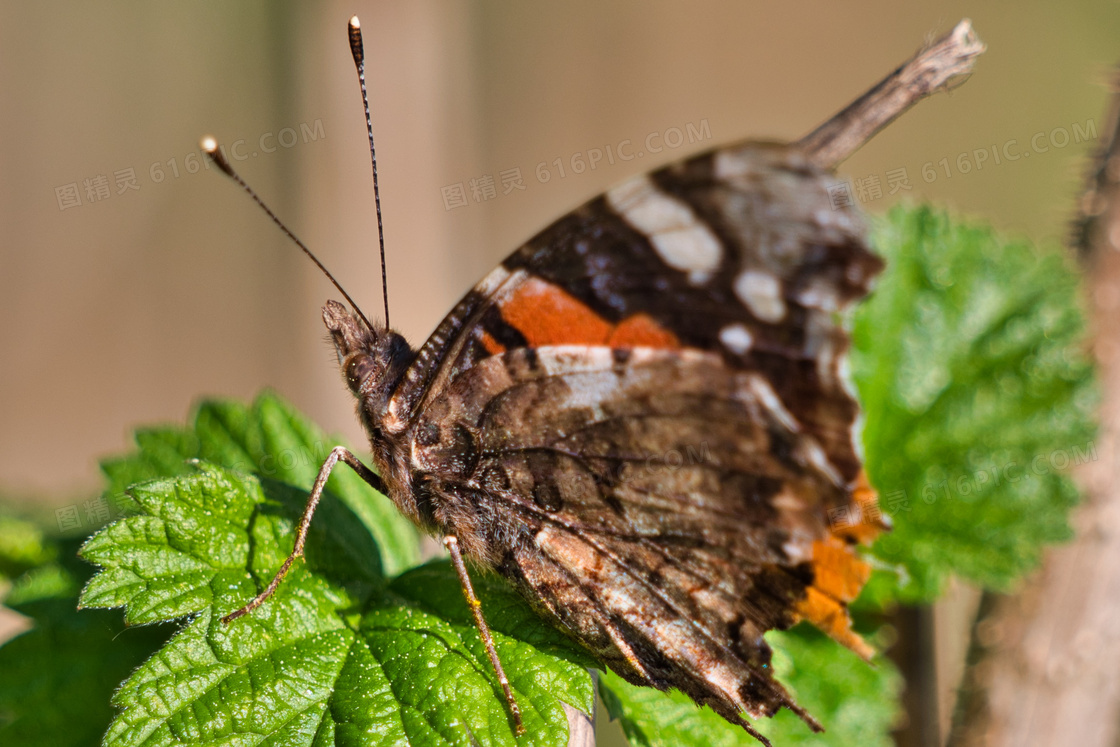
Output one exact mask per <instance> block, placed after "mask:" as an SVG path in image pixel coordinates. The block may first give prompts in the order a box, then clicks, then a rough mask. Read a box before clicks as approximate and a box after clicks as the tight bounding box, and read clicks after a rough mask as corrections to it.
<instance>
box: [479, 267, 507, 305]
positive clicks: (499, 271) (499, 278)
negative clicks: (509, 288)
mask: <svg viewBox="0 0 1120 747" xmlns="http://www.w3.org/2000/svg"><path fill="white" fill-rule="evenodd" d="M507 278H509V272H508V271H507V270H506V268H504V267H502V266H501V265H498V266H497V267H495V268H494V269H493V270H491V271H490V274H488V275H487V276H486V277H484V278H483V279H482V280H480V281H478V284H477V285H475V287H474V289H475V290H476V291H478V292H479V293H481V294H482V295H484V296H487V297H489V296H491V295H493V293H494V291H496V290H497V289H498V288H499V287H500V286H501V284H502V283H504V282H505V281H506V279H507Z"/></svg>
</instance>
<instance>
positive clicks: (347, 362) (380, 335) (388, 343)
mask: <svg viewBox="0 0 1120 747" xmlns="http://www.w3.org/2000/svg"><path fill="white" fill-rule="evenodd" d="M323 322H324V323H325V324H326V325H327V329H328V330H329V331H330V333H331V342H333V343H334V349H335V352H337V353H338V365H339V367H340V368H341V369H342V376H343V378H344V379H345V380H346V385H347V386H348V387H350V391H351V392H353V393H354V395H355V396H356V397H358V399H359V400H360V401H361V406H360V408H359V409H360V410H363V411H365V413H366V414H368V415H375V414H378V413H381V412H383V408H384V407H385V405H387V403H388V400H389V396H390V395H391V394H392V391H393V389H394V388H396V385H397V382H399V381H400V377H401V375H403V373H404V371H405V369H406V368H407V367H408V364H409V363H411V362H412V358H413V356H414V351H413V350H412V348H411V347H409V344H408V342H407V341H406V340H405V339H404V337H402V336H401V335H399V334H397V333H396V332H394V331H393V330H391V329H388V328H387V327H383V326H377V325H375V326H373V327H370V326H369V325H368V324H366V322H365V321H364V320H363V319H362V318H361V317H359V316H358V315H357V314H355V313H353V312H351V311H350V310H349V309H347V308H346V307H345V306H343V305H342V304H341V303H339V302H338V301H327V304H326V305H325V306H324V307H323ZM375 416H376V415H375Z"/></svg>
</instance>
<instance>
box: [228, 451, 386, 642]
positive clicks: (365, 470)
mask: <svg viewBox="0 0 1120 747" xmlns="http://www.w3.org/2000/svg"><path fill="white" fill-rule="evenodd" d="M339 461H342V462H344V463H345V464H347V465H349V467H350V468H351V469H352V470H354V471H355V472H357V473H358V477H360V478H362V479H363V480H365V481H366V482H367V483H369V485H370V486H371V487H372V488H373V489H374V490H376V491H378V492H380V493H384V492H385V483H384V482H383V481H382V480H381V478H380V477H378V476H377V474H375V473H374V472H373V471H372V470H371V469H370V468H369V467H367V466H365V465H364V464H362V462H361V460H359V459H358V457H356V456H354V455H353V454H352V453H350V451H349V449H347V448H346V447H344V446H336V447H334V448H333V449H331V453H330V454H329V455H328V456H327V459H326V461H325V462H323V466H322V467H320V468H319V476H318V477H316V478H315V485H314V486H313V487H312V488H311V497H310V498H308V499H307V507H306V508H304V509H303V516H302V517H300V520H299V529H298V530H297V531H296V544H295V547H294V548H293V549H292V554H291V555H289V556H288V557H287V559H286V560H285V561H284V564H283V565H281V566H280V570H279V571H277V572H276V575H275V576H273V578H272V582H271V583H269V585H268V588H266V589H265V590H264V591H262V592H261V593H260V594H258V595H257V596H256V597H254V598H253V599H252V600H251V601H250V602H249V603H248V604H246V605H245V606H244V607H242V608H241V609H237V610H234V611H233V612H231V613H229V614H228V615H226V616H225V617H223V618H222V622H223V623H227V624H228V623H230V622H232V621H233V620H236V619H237V618H239V617H241V616H242V615H247V614H249V613H250V612H252V611H253V610H255V609H256V608H257V607H260V606H261V605H262V604H263V603H264V601H265V600H266V599H268V598H269V597H270V596H272V594H273V592H275V591H276V588H277V587H278V586H280V582H281V581H283V580H284V576H286V575H288V571H289V570H290V569H291V567H292V563H294V562H295V560H296V558H301V557H303V546H304V543H306V542H307V530H308V529H309V528H310V527H311V517H312V516H314V515H315V509H316V508H317V507H318V505H319V499H320V498H322V497H323V489H324V488H325V487H326V486H327V478H329V477H330V476H331V470H333V469H334V467H335V465H336V464H338V463H339Z"/></svg>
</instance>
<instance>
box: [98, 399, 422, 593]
mask: <svg viewBox="0 0 1120 747" xmlns="http://www.w3.org/2000/svg"><path fill="white" fill-rule="evenodd" d="M192 420H193V427H190V428H186V429H184V428H177V427H161V428H147V429H141V430H138V431H137V432H136V445H137V447H138V448H137V451H136V452H134V453H132V454H129V455H126V456H123V457H118V458H114V459H108V460H105V461H104V462H103V463H102V465H101V468H102V471H103V472H104V473H105V475H106V477H108V478H109V489H108V490H107V491H106V494H107V495H108V496H109V500H110V501H111V502H113V503H114V504H116V505H121V506H124V507H126V510H127V511H128V512H134V511H136V510H138V507H137V506H136V505H135V504H134V503H133V502H132V501H131V499H129V498H128V495H127V493H126V488H128V486H130V485H135V484H137V483H140V482H144V481H146V480H151V479H155V478H159V477H173V476H176V475H185V474H187V473H188V472H189V471H190V469H189V465H188V460H191V459H204V460H206V461H208V462H213V463H214V464H219V465H222V466H224V467H228V468H230V469H236V470H239V471H241V472H247V473H251V474H256V475H260V476H261V477H265V478H270V479H274V480H279V481H281V482H286V483H288V484H289V485H294V486H296V487H300V488H304V489H305V490H310V489H311V485H312V484H313V483H314V482H315V477H316V476H317V475H318V473H319V467H320V466H321V465H322V464H323V462H324V461H325V460H326V458H327V455H328V454H329V453H330V450H331V449H332V448H333V447H334V446H336V445H338V444H340V443H341V441H340V440H339V439H336V438H328V437H327V436H325V435H324V434H323V433H322V431H320V430H319V429H318V428H316V427H315V426H314V425H313V424H311V423H310V422H309V421H308V420H307V419H306V418H304V417H303V416H301V415H300V414H298V413H297V412H296V411H295V410H293V409H292V408H291V406H289V405H288V404H287V403H286V402H284V401H283V400H281V399H280V398H279V397H278V396H277V395H275V394H273V393H271V392H265V393H263V394H261V395H260V396H258V397H257V399H256V400H255V401H254V402H253V404H252V406H246V405H243V404H241V403H239V402H231V401H218V400H208V401H205V402H202V403H201V404H200V405H199V406H198V409H197V410H196V412H195V413H194V416H193V418H192ZM327 485H328V487H329V489H330V490H331V491H332V492H334V493H335V495H337V496H338V497H339V498H340V499H342V501H343V502H344V503H345V504H346V505H347V506H348V507H349V508H350V510H351V511H353V512H354V514H355V515H356V516H357V517H358V518H359V519H360V520H361V522H362V524H363V525H365V527H366V529H367V530H368V531H369V532H370V533H371V534H372V535H373V537H374V538H375V539H376V541H377V545H378V547H379V548H380V550H381V563H382V566H383V568H384V569H385V572H386V573H389V574H393V573H399V572H400V571H402V570H404V569H405V568H409V567H411V566H413V565H415V564H416V562H417V561H418V560H419V554H418V551H417V537H418V534H417V532H416V528H415V527H413V525H412V524H411V523H410V522H409V521H408V520H407V519H405V518H404V517H403V516H401V514H400V512H399V511H397V509H396V507H395V506H393V504H392V503H391V502H390V501H389V500H388V499H387V498H386V497H385V496H382V495H381V494H379V493H377V492H376V491H375V490H373V488H371V487H370V486H369V485H367V484H366V483H365V482H364V481H363V480H362V478H360V477H358V475H357V474H356V473H354V472H353V470H350V469H348V468H346V467H343V468H340V469H335V470H334V471H333V472H332V473H331V478H330V481H329V482H328V483H327Z"/></svg>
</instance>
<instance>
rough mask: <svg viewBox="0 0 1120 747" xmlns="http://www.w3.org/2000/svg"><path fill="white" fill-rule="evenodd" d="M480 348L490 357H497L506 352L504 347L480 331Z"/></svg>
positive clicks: (486, 333) (484, 331) (489, 335)
mask: <svg viewBox="0 0 1120 747" xmlns="http://www.w3.org/2000/svg"><path fill="white" fill-rule="evenodd" d="M482 347H484V348H486V352H488V353H490V355H498V354H499V353H504V352H506V346H505V345H503V344H502V343H500V342H498V341H497V340H495V339H494V337H493V336H492V335H491V334H490V333H489V332H487V331H486V330H482Z"/></svg>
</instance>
